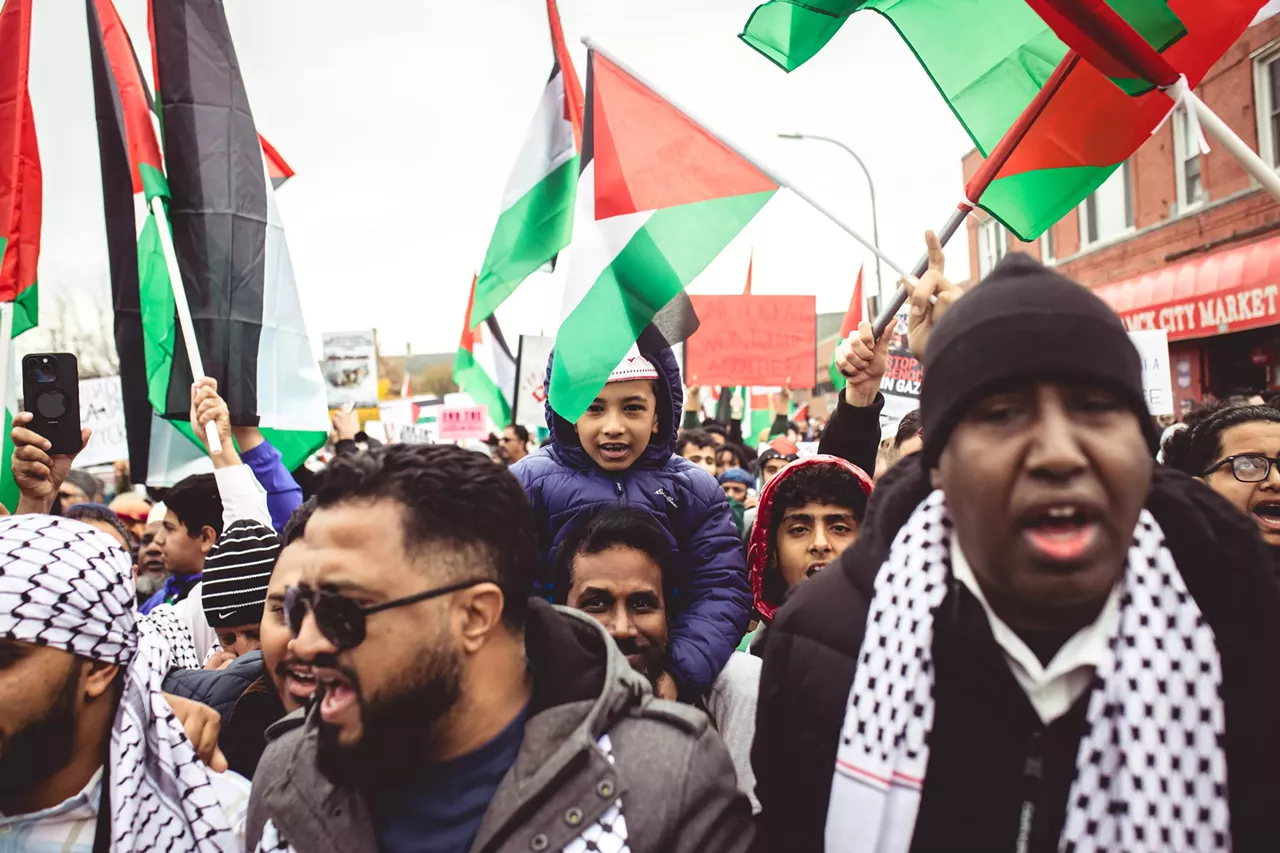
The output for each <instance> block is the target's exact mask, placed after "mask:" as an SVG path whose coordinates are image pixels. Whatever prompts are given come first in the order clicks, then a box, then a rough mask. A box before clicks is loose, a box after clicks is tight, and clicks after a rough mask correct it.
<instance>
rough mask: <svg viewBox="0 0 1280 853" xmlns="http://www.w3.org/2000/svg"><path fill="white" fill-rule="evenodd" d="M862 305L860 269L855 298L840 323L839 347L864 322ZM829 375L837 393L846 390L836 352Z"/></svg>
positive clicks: (829, 366) (855, 286)
mask: <svg viewBox="0 0 1280 853" xmlns="http://www.w3.org/2000/svg"><path fill="white" fill-rule="evenodd" d="M862 304H863V303H862V267H858V280H857V281H855V282H854V283H853V298H852V299H850V300H849V307H848V309H847V310H846V311H845V312H844V319H843V320H841V321H840V338H839V339H838V340H837V341H836V346H837V347H838V346H840V344H842V343H844V340H845V338H847V337H849V336H850V335H852V334H853V333H854V332H855V331H856V330H857V328H858V324H859V323H861V322H862ZM827 373H828V374H829V375H830V376H831V384H832V385H834V386H835V387H836V390H837V391H839V390H841V389H842V388H844V374H843V373H841V372H840V371H839V370H838V369H837V368H836V354H835V351H834V350H833V351H832V353H831V364H829V365H827Z"/></svg>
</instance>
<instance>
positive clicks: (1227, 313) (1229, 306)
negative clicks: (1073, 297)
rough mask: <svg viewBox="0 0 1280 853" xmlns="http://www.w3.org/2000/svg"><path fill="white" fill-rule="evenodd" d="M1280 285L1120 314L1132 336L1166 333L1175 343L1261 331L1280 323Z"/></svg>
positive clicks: (1193, 298) (1184, 300) (1231, 292)
mask: <svg viewBox="0 0 1280 853" xmlns="http://www.w3.org/2000/svg"><path fill="white" fill-rule="evenodd" d="M1277 297H1280V285H1275V284H1265V285H1260V286H1258V287H1237V288H1235V289H1233V290H1228V291H1224V292H1221V293H1215V294H1211V295H1209V296H1205V297H1200V296H1193V297H1190V298H1188V299H1177V300H1174V301H1172V302H1165V303H1163V304H1161V305H1153V306H1151V307H1149V308H1143V309H1141V310H1139V311H1125V312H1122V313H1121V314H1120V319H1122V320H1124V325H1125V328H1126V329H1128V330H1129V331H1131V332H1135V331H1141V330H1147V329H1163V330H1164V331H1165V332H1167V333H1168V335H1169V340H1171V341H1181V340H1186V339H1190V338H1203V337H1205V336H1206V335H1219V334H1226V333H1228V332H1240V331H1244V330H1245V329H1259V328H1262V327H1263V326H1271V325H1274V324H1276V323H1280V299H1277Z"/></svg>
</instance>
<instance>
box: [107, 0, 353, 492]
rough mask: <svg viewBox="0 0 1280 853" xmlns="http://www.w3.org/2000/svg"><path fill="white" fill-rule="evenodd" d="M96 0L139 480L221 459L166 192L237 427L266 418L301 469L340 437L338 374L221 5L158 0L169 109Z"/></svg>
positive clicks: (160, 65)
mask: <svg viewBox="0 0 1280 853" xmlns="http://www.w3.org/2000/svg"><path fill="white" fill-rule="evenodd" d="M86 6H87V9H88V18H89V42H90V55H91V59H92V66H93V74H94V94H95V100H96V106H97V114H98V143H99V152H100V156H101V160H102V182H103V205H104V208H105V213H106V221H107V239H108V249H109V252H110V259H111V271H112V294H113V301H114V305H115V316H116V348H117V351H118V352H119V355H120V376H121V385H122V388H123V392H124V403H125V416H126V426H127V428H128V433H129V456H130V466H131V469H132V471H133V476H134V479H135V480H137V481H138V482H146V483H148V484H150V485H165V484H168V483H171V482H173V481H175V480H176V479H180V478H181V476H183V475H185V474H187V473H190V472H191V471H192V470H196V469H195V468H193V467H192V466H198V467H202V466H204V465H205V464H207V463H205V462H204V461H203V460H202V459H201V456H202V455H203V454H202V452H201V451H200V449H199V446H198V445H197V444H196V443H195V441H194V438H193V437H192V436H191V431H190V424H189V423H187V422H186V418H187V417H188V411H189V408H190V387H191V382H192V375H191V368H190V366H189V365H188V363H187V358H186V350H185V346H184V344H183V343H182V341H181V337H180V335H181V332H180V330H179V328H178V324H177V319H176V312H175V307H174V300H173V292H172V289H171V287H170V283H169V276H168V270H167V267H166V264H165V260H164V256H163V253H162V251H161V248H160V241H159V230H158V229H159V228H160V227H163V224H162V223H160V222H157V220H156V218H155V217H154V215H153V214H152V211H151V208H150V203H151V200H152V199H153V198H156V197H159V198H161V199H163V200H164V201H165V205H166V207H167V209H168V216H169V219H170V222H171V227H172V235H173V242H174V246H175V248H176V251H177V255H178V264H179V267H180V269H181V271H182V276H183V283H184V287H185V291H186V296H187V302H188V304H189V305H190V308H191V314H192V319H193V321H194V326H195V330H196V337H197V340H198V344H199V348H200V353H201V357H202V359H203V361H204V368H205V373H206V374H207V375H209V376H212V377H214V378H215V379H217V380H218V389H219V393H220V394H221V395H222V396H223V398H224V399H226V401H227V404H228V407H229V408H230V410H231V418H232V423H233V424H237V425H259V426H261V428H262V430H263V433H264V434H265V435H266V437H267V439H268V440H269V441H270V442H271V443H272V444H273V445H275V446H276V447H277V448H278V449H279V450H280V452H281V454H282V455H283V457H284V462H285V464H286V465H287V466H289V467H290V468H293V467H296V466H297V465H300V464H301V463H302V461H303V460H304V459H306V457H307V456H308V455H310V453H311V452H312V451H314V450H315V449H316V448H318V447H319V446H320V445H321V444H323V442H324V440H325V437H326V436H327V434H328V418H327V413H326V409H325V402H324V386H323V381H322V379H321V377H320V370H319V366H318V364H317V363H316V361H315V358H314V356H313V355H312V350H311V345H310V342H309V340H308V338H307V333H306V327H305V325H304V324H303V321H302V310H301V304H300V302H299V300H298V294H297V288H296V285H295V283H294V280H293V270H292V266H291V264H290V262H289V253H288V247H287V246H286V245H285V241H284V229H283V226H282V224H281V221H280V215H279V211H278V210H277V208H276V204H275V196H274V192H273V190H272V187H271V179H270V170H269V166H268V161H267V158H266V157H265V156H264V151H263V147H262V145H261V143H260V141H259V137H258V134H257V131H256V130H255V128H254V125H253V118H252V114H251V113H250V111H249V105H248V98H247V96H246V94H245V89H244V83H243V80H242V79H241V77H240V73H239V68H238V65H237V62H236V56H235V49H234V47H233V46H232V44H231V38H230V34H229V32H228V30H227V26H226V17H225V15H224V14H223V10H222V6H221V3H219V2H217V0H188V2H185V3H159V4H153V5H152V7H151V15H152V18H151V21H150V23H151V26H150V30H151V32H152V34H153V39H154V43H153V54H154V58H155V61H156V69H155V77H156V79H157V81H158V83H159V89H160V95H161V99H160V104H159V105H157V104H156V103H155V102H153V101H152V100H151V97H150V95H149V93H148V92H147V88H146V84H145V82H144V80H143V77H142V73H141V69H140V67H139V65H138V62H137V58H136V55H135V53H134V51H133V48H132V45H131V43H130V41H129V37H128V34H127V33H126V32H125V30H124V27H123V25H122V24H121V23H120V19H119V17H118V16H117V15H116V12H115V9H114V7H113V6H112V4H111V0H86ZM161 116H163V120H164V131H165V132H164V135H163V137H164V141H165V155H164V156H162V155H161V151H160V147H159V145H158V144H157V138H158V137H157V132H156V131H157V126H158V124H159V119H160V117H161ZM166 167H167V168H166ZM157 415H159V416H160V417H156V416H157ZM162 418H163V420H162ZM173 428H176V429H177V432H175V430H174V429H173ZM180 436H185V437H186V438H185V443H184V441H180V440H179V438H180Z"/></svg>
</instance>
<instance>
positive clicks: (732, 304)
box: [684, 295, 818, 388]
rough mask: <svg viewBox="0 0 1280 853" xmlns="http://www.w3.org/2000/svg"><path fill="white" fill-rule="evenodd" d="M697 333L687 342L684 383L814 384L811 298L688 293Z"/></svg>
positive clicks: (815, 338) (814, 336)
mask: <svg viewBox="0 0 1280 853" xmlns="http://www.w3.org/2000/svg"><path fill="white" fill-rule="evenodd" d="M690 299H691V300H692V301H693V309H694V311H695V312H697V315H698V322H699V328H698V331H697V332H696V333H695V334H694V335H693V337H691V338H689V340H688V341H687V342H686V343H685V365H684V375H685V381H686V382H690V383H692V382H694V381H696V382H697V384H699V385H702V386H704V387H706V386H708V385H786V384H787V383H790V384H791V386H792V387H794V388H812V387H813V384H814V380H815V376H816V362H817V357H818V356H817V349H818V325H817V323H818V320H817V316H818V315H817V300H816V297H813V296H741V295H739V296H690Z"/></svg>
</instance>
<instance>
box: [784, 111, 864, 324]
mask: <svg viewBox="0 0 1280 853" xmlns="http://www.w3.org/2000/svg"><path fill="white" fill-rule="evenodd" d="M778 138H779V139H816V140H817V141H819V142H830V143H831V144H832V145H835V146H837V147H839V148H843V149H844V151H845V153H846V154H848V155H849V156H850V157H852V158H853V159H854V161H855V162H856V163H857V164H858V166H859V167H861V169H862V174H864V175H866V176H867V187H868V188H869V189H870V190H871V242H872V243H875V245H876V248H877V249H879V248H880V216H879V214H877V213H876V184H875V181H873V180H871V171H870V170H869V169H867V164H866V163H863V162H862V158H861V157H859V156H858V155H857V153H856V152H855V151H854V150H853V149H852V148H850V147H849V146H848V145H845V144H844V143H843V142H841V141H840V140H839V139H832V138H831V137H830V136H817V135H816V134H812V133H779V134H778ZM876 297H877V298H876V302H877V303H879V306H878V307H877V310H879V308H880V307H883V304H884V281H883V279H882V278H881V276H880V258H879V256H877V257H876Z"/></svg>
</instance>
